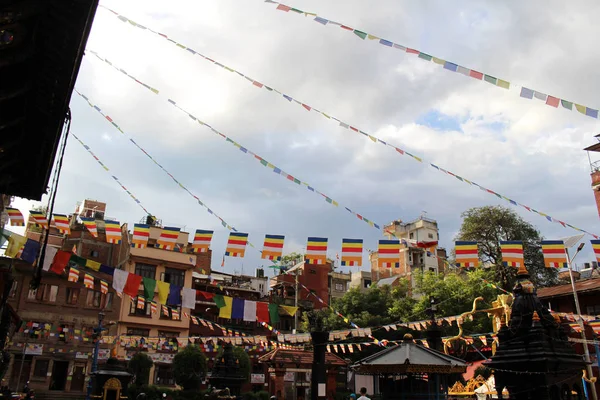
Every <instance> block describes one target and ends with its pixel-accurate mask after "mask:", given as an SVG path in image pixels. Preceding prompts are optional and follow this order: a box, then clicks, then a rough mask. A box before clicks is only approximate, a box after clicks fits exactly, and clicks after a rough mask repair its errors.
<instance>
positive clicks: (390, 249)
mask: <svg viewBox="0 0 600 400" xmlns="http://www.w3.org/2000/svg"><path fill="white" fill-rule="evenodd" d="M377 251H378V253H379V255H378V258H379V266H380V267H385V268H400V240H398V239H392V240H387V239H381V240H380V241H379V247H378V249H377Z"/></svg>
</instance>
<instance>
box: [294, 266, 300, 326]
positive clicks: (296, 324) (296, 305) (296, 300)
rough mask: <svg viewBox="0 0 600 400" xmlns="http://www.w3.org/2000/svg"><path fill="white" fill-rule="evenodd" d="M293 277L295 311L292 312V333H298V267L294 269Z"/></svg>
mask: <svg viewBox="0 0 600 400" xmlns="http://www.w3.org/2000/svg"><path fill="white" fill-rule="evenodd" d="M294 275H295V278H296V282H295V284H296V288H295V289H294V290H295V294H296V295H295V296H294V306H295V307H296V313H295V314H294V333H298V295H299V293H298V269H296V271H295V274H294Z"/></svg>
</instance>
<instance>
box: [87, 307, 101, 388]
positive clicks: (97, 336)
mask: <svg viewBox="0 0 600 400" xmlns="http://www.w3.org/2000/svg"><path fill="white" fill-rule="evenodd" d="M103 320H104V313H103V312H99V313H98V327H96V329H94V331H95V332H94V355H93V358H92V370H91V373H90V374H89V375H90V377H89V379H88V386H87V394H86V396H85V398H86V400H90V399H91V396H92V374H93V373H94V372H96V371H97V370H98V351H99V350H100V339H101V338H102V321H103Z"/></svg>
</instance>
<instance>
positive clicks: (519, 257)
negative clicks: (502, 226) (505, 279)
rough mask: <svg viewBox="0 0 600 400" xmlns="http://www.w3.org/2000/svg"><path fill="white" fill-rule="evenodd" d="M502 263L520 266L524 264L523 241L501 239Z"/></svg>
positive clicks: (506, 265)
mask: <svg viewBox="0 0 600 400" xmlns="http://www.w3.org/2000/svg"><path fill="white" fill-rule="evenodd" d="M500 250H501V252H502V265H504V266H505V267H515V268H519V267H521V266H522V265H524V259H523V242H522V241H520V240H510V241H501V242H500Z"/></svg>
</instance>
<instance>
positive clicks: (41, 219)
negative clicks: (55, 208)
mask: <svg viewBox="0 0 600 400" xmlns="http://www.w3.org/2000/svg"><path fill="white" fill-rule="evenodd" d="M29 216H30V217H31V218H32V219H33V222H35V224H36V225H37V226H38V227H40V228H44V229H48V219H47V218H46V216H45V215H44V214H43V213H41V212H40V211H29Z"/></svg>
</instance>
